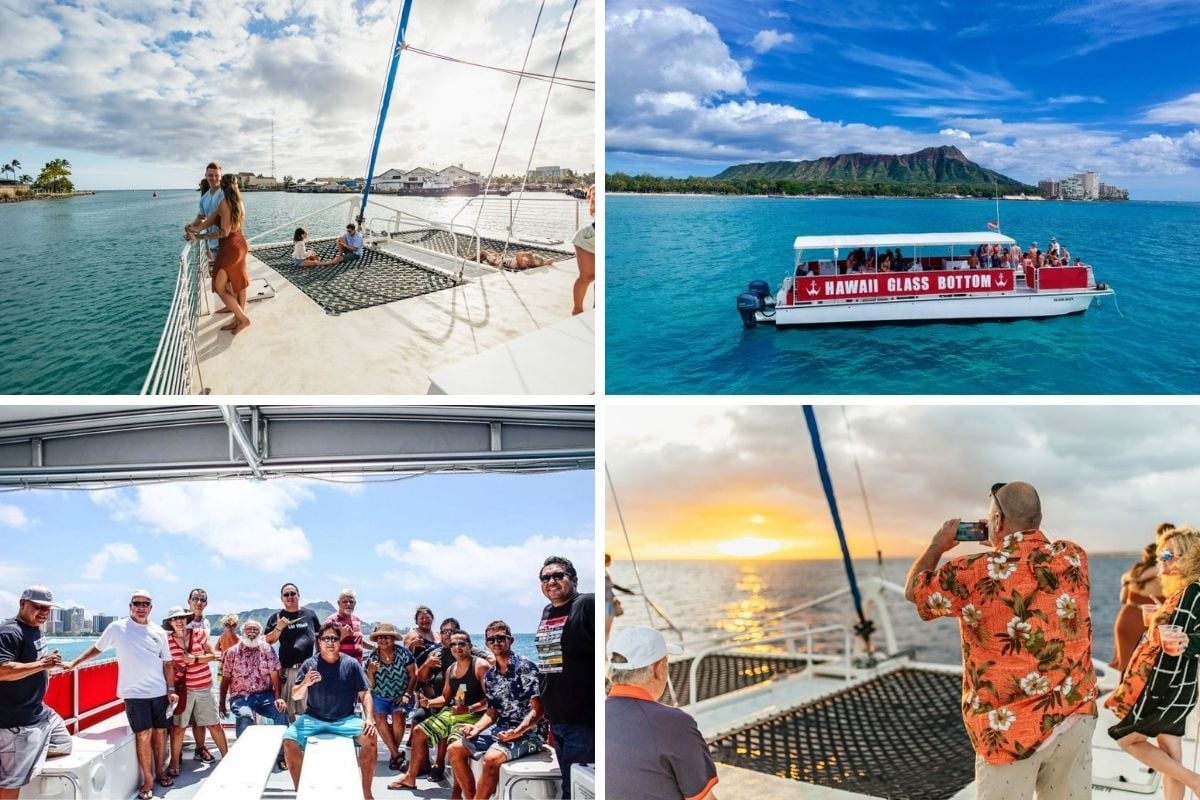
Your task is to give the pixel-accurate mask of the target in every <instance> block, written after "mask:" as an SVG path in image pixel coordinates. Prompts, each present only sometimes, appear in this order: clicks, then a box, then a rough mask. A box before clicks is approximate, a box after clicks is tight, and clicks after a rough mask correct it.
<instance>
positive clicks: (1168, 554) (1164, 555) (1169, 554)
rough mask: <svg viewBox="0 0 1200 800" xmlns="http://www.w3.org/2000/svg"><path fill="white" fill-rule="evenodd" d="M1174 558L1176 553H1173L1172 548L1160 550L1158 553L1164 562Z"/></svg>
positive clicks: (1160, 559) (1159, 558)
mask: <svg viewBox="0 0 1200 800" xmlns="http://www.w3.org/2000/svg"><path fill="white" fill-rule="evenodd" d="M1173 558H1175V554H1174V553H1172V552H1171V551H1170V550H1160V551H1159V553H1158V560H1159V561H1161V562H1162V563H1164V564H1166V563H1167V562H1168V561H1170V560H1171V559H1173Z"/></svg>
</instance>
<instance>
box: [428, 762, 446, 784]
mask: <svg viewBox="0 0 1200 800" xmlns="http://www.w3.org/2000/svg"><path fill="white" fill-rule="evenodd" d="M445 777H446V768H445V767H443V766H438V765H436V764H435V765H434V766H432V767H430V768H429V780H431V781H434V782H441V781H442V780H443V779H445Z"/></svg>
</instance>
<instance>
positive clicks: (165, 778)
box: [158, 775, 175, 789]
mask: <svg viewBox="0 0 1200 800" xmlns="http://www.w3.org/2000/svg"><path fill="white" fill-rule="evenodd" d="M158 785H159V786H162V787H163V788H164V789H165V788H167V787H168V786H174V785H175V779H174V778H172V777H171V776H170V775H160V776H159V778H158Z"/></svg>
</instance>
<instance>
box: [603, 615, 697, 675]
mask: <svg viewBox="0 0 1200 800" xmlns="http://www.w3.org/2000/svg"><path fill="white" fill-rule="evenodd" d="M682 654H683V648H682V647H680V646H679V645H677V644H667V641H666V639H663V636H662V634H661V633H659V632H658V631H656V630H654V629H653V628H647V627H646V626H644V625H635V626H634V627H632V628H622V629H621V630H619V631H617V632H616V633H614V634H613V636H612V638H611V639H609V642H608V660H609V668H610V669H614V670H629V669H641V668H642V667H648V666H650V665H651V664H656V663H658V661H660V660H661V659H662V657H663V656H666V655H672V656H678V655H682ZM617 656H619V657H620V660H618V659H617V658H615V657H617Z"/></svg>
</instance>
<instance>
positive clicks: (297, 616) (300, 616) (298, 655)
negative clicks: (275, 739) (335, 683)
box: [266, 583, 321, 721]
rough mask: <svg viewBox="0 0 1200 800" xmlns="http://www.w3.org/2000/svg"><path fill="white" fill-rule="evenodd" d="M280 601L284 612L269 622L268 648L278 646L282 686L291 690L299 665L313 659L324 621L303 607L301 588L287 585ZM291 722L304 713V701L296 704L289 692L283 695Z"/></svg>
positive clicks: (280, 590) (273, 616) (274, 615)
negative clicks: (301, 603)
mask: <svg viewBox="0 0 1200 800" xmlns="http://www.w3.org/2000/svg"><path fill="white" fill-rule="evenodd" d="M279 600H280V602H281V603H283V608H281V609H280V610H279V611H276V612H275V613H274V614H272V615H271V617H270V618H269V619H268V620H267V635H266V640H267V644H275V643H276V642H279V666H280V669H282V670H283V673H282V676H281V677H282V684H283V685H284V686H288V687H290V686H291V685H292V684H294V683H295V682H296V676H297V674H298V673H299V672H300V665H301V664H303V663H304V662H305V661H307V660H308V659H309V658H311V657H312V654H313V648H314V647H315V646H316V643H317V629H318V628H320V627H321V620H320V618H319V617H317V612H315V611H313V610H312V609H311V608H301V607H300V588H299V587H298V586H296V584H294V583H285V584H284V585H283V586H282V587H280V589H279ZM283 699H284V702H285V704H286V705H287V715H288V719H289V720H292V721H294V720H295V719H296V715H297V714H303V713H304V700H303V699H301V700H293V699H292V693H291V692H290V691H285V692H284V698H283Z"/></svg>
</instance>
